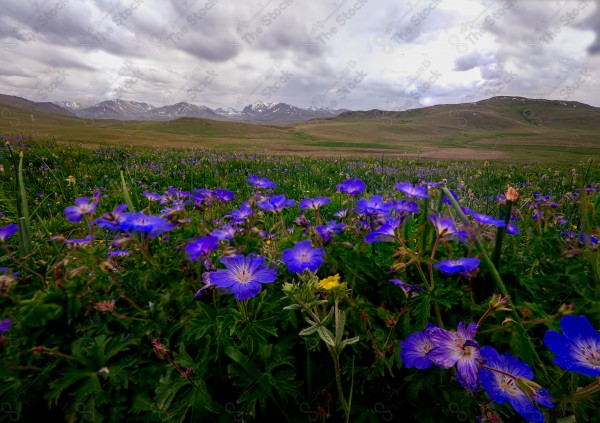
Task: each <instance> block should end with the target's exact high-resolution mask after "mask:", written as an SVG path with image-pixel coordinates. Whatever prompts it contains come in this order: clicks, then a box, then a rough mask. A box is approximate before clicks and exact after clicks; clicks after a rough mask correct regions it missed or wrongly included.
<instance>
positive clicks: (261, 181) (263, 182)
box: [246, 175, 277, 188]
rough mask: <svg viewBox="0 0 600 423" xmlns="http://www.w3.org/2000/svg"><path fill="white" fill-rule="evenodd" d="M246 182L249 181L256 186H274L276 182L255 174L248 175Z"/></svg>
mask: <svg viewBox="0 0 600 423" xmlns="http://www.w3.org/2000/svg"><path fill="white" fill-rule="evenodd" d="M246 182H249V183H251V184H252V185H254V186H255V187H256V188H275V187H276V186H277V184H276V183H275V182H271V181H269V180H268V179H267V178H259V177H258V176H256V175H248V179H246Z"/></svg>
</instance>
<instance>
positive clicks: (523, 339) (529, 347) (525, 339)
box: [504, 318, 535, 365]
mask: <svg viewBox="0 0 600 423" xmlns="http://www.w3.org/2000/svg"><path fill="white" fill-rule="evenodd" d="M504 322H510V323H512V324H513V325H512V326H513V328H514V329H515V332H516V334H517V337H516V338H513V340H512V342H511V350H512V351H514V352H515V354H516V355H518V356H519V357H520V358H521V359H522V360H523V361H524V362H526V363H527V364H529V365H533V357H534V356H535V350H534V348H533V344H532V342H531V338H530V337H529V335H528V334H527V331H526V330H525V328H524V327H523V326H522V325H521V324H520V323H518V322H515V321H514V320H512V319H510V318H507V319H505V320H504Z"/></svg>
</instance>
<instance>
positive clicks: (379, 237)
mask: <svg viewBox="0 0 600 423" xmlns="http://www.w3.org/2000/svg"><path fill="white" fill-rule="evenodd" d="M398 225H399V222H398V220H396V219H388V220H387V221H386V222H385V223H384V224H383V225H381V226H380V227H379V228H378V229H377V230H375V231H373V232H370V233H368V234H367V236H366V237H365V242H366V243H367V244H372V243H374V242H394V241H395V240H396V228H397V227H398Z"/></svg>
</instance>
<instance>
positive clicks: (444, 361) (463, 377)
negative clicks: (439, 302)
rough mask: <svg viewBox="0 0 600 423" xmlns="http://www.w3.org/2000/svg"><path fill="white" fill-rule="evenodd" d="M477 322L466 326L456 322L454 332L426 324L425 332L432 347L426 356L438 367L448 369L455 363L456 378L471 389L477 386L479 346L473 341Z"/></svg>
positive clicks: (475, 388) (473, 389)
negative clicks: (456, 325)
mask: <svg viewBox="0 0 600 423" xmlns="http://www.w3.org/2000/svg"><path fill="white" fill-rule="evenodd" d="M476 331H477V324H475V323H470V324H469V325H468V326H467V327H466V328H465V325H464V323H463V322H460V323H459V324H458V328H457V329H456V332H451V331H448V330H445V329H441V328H438V327H437V326H433V325H431V326H428V327H427V328H425V332H426V333H427V335H428V336H429V339H430V340H431V342H432V343H433V345H434V347H435V348H433V349H432V350H431V351H429V353H428V354H427V358H428V359H429V360H431V361H432V362H433V364H435V365H436V366H438V367H441V368H443V369H449V368H450V367H452V366H454V365H455V364H456V380H457V381H458V382H459V383H460V384H461V385H462V386H463V387H464V388H467V389H470V390H472V391H475V390H477V388H478V387H479V363H478V360H479V356H480V354H479V346H478V345H477V342H475V332H476Z"/></svg>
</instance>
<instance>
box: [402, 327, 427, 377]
mask: <svg viewBox="0 0 600 423" xmlns="http://www.w3.org/2000/svg"><path fill="white" fill-rule="evenodd" d="M428 327H429V325H428ZM400 346H401V347H402V350H400V358H401V359H402V363H403V364H404V366H405V367H407V368H411V367H415V368H417V369H420V370H424V369H428V368H429V367H431V364H432V361H431V360H430V359H429V358H427V354H428V353H429V351H431V350H432V349H434V348H435V345H433V342H431V340H430V339H429V336H427V333H426V332H425V331H421V332H415V333H413V334H411V335H409V336H408V338H406V339H405V340H404V341H402V342H400Z"/></svg>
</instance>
